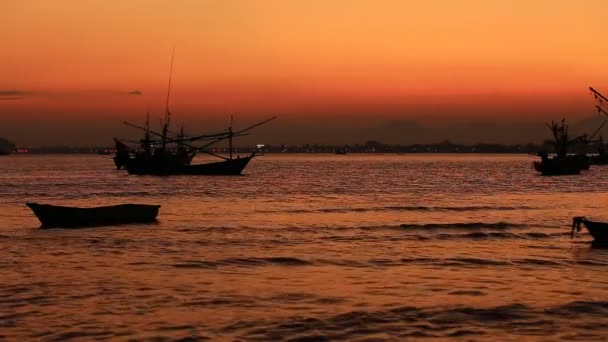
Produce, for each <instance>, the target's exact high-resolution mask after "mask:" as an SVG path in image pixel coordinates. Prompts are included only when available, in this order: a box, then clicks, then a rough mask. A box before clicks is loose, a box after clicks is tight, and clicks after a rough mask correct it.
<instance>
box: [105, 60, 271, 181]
mask: <svg viewBox="0 0 608 342" xmlns="http://www.w3.org/2000/svg"><path fill="white" fill-rule="evenodd" d="M171 70H173V56H172V57H171ZM170 93H171V72H170V73H169V86H168V90H167V102H166V107H165V118H164V120H163V125H162V130H161V132H160V133H159V132H154V131H152V130H150V127H149V116H148V117H147V119H146V127H140V126H138V125H134V124H131V123H128V122H125V124H127V125H129V126H132V127H135V128H138V129H141V130H143V131H144V133H145V135H144V138H143V139H142V140H140V141H139V144H140V148H139V149H132V148H129V147H128V146H127V144H126V142H127V141H126V140H120V139H116V138H115V139H114V141H115V143H116V155H115V156H114V158H113V159H114V164H115V166H116V168H117V169H120V168H122V167H124V168H126V169H127V172H128V173H129V174H136V175H239V174H241V173H242V172H243V169H244V168H245V167H246V166H247V164H248V163H249V161H250V160H251V159H253V158H254V157H255V156H256V152H255V151H254V152H252V153H251V154H250V155H249V156H246V157H243V158H240V157H237V158H234V157H233V151H234V149H233V145H232V142H233V139H234V138H235V137H239V136H243V135H247V134H249V133H248V132H249V131H250V130H252V129H253V128H255V127H257V126H260V125H262V124H265V123H267V122H269V121H272V120H274V119H276V117H272V118H270V119H267V120H264V121H262V122H259V123H257V124H255V125H252V126H250V127H248V128H245V129H242V130H239V131H236V132H235V131H233V129H232V118H231V120H230V121H231V122H230V126H229V127H228V129H227V130H225V131H222V132H218V133H212V134H201V135H197V136H189V137H188V136H186V135H185V134H184V129H183V127H182V129H181V131H180V133H179V134H177V135H174V136H169V133H170V132H171V131H170V129H169V125H170V122H171V113H170V111H169V96H170ZM152 136H154V139H153V138H152ZM224 140H228V143H229V148H228V157H224V156H222V155H219V154H216V153H213V152H210V151H207V150H205V149H206V148H208V147H209V146H212V145H214V144H217V143H219V142H221V141H224ZM200 141H203V142H205V143H204V145H202V146H193V145H192V143H194V142H200ZM197 152H201V153H205V154H208V155H211V156H214V157H216V158H219V159H221V160H220V161H217V162H212V163H206V164H197V165H191V162H192V159H193V158H194V156H195V155H196V153H197Z"/></svg>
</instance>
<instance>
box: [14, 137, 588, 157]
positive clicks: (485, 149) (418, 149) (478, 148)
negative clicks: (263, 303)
mask: <svg viewBox="0 0 608 342" xmlns="http://www.w3.org/2000/svg"><path fill="white" fill-rule="evenodd" d="M595 148H596V147H590V146H584V145H583V146H580V147H579V149H578V150H573V151H572V152H586V153H594V152H595V151H594V149H595ZM253 149H259V150H260V151H261V152H263V153H335V152H336V151H344V152H347V153H525V154H530V153H533V154H536V153H538V152H539V151H547V152H552V151H553V146H552V145H551V144H550V143H549V142H546V143H544V144H532V143H530V144H525V145H521V144H515V145H503V144H486V143H479V144H474V145H463V144H457V143H452V142H450V141H447V140H446V141H443V142H440V143H434V144H411V145H400V144H398V145H391V144H383V143H381V142H378V141H367V142H365V143H363V144H351V145H343V144H341V145H332V144H304V145H297V146H296V145H263V144H259V145H257V146H255V147H253V146H252V147H236V148H235V151H236V152H237V153H238V152H242V153H246V152H250V151H252V150H253ZM113 151H114V149H113V147H108V146H99V147H70V146H47V147H32V148H20V149H18V150H13V152H14V153H28V154H111V153H112V152H113ZM211 151H213V152H216V153H223V152H227V149H226V148H215V149H212V150H211Z"/></svg>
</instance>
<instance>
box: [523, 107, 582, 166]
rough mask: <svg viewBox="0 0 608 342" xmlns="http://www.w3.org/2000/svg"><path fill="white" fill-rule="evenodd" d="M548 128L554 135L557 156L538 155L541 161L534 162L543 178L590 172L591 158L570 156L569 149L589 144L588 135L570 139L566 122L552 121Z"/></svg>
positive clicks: (545, 153) (576, 155) (563, 120)
mask: <svg viewBox="0 0 608 342" xmlns="http://www.w3.org/2000/svg"><path fill="white" fill-rule="evenodd" d="M547 127H548V128H549V129H550V130H551V133H552V134H553V145H554V149H555V155H554V156H549V154H548V153H547V152H544V151H543V152H539V153H538V154H537V155H538V156H539V157H540V161H534V162H533V166H534V169H535V170H536V171H538V172H540V173H541V174H542V175H543V176H565V175H578V174H580V173H581V171H582V170H589V166H590V165H591V162H590V159H589V156H587V155H586V154H574V155H573V154H568V148H569V147H570V146H571V145H573V144H577V143H580V142H587V141H588V138H587V135H581V136H579V137H576V138H574V139H569V136H568V125H566V120H565V119H562V120H561V122H559V123H558V122H554V121H551V125H549V124H547Z"/></svg>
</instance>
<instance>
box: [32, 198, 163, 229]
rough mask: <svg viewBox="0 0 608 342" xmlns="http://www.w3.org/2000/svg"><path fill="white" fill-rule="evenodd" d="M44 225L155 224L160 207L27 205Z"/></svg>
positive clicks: (133, 205) (43, 226) (72, 226)
mask: <svg viewBox="0 0 608 342" xmlns="http://www.w3.org/2000/svg"><path fill="white" fill-rule="evenodd" d="M26 205H27V206H28V207H30V209H32V211H33V212H34V214H36V216H37V217H38V219H39V220H40V222H41V223H42V228H60V227H61V228H79V227H94V226H108V225H119V224H129V223H147V222H155V221H156V216H157V215H158V209H159V208H160V205H148V204H120V205H111V206H105V207H93V208H78V207H65V206H56V205H50V204H38V203H27V204H26Z"/></svg>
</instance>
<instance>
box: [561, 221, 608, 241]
mask: <svg viewBox="0 0 608 342" xmlns="http://www.w3.org/2000/svg"><path fill="white" fill-rule="evenodd" d="M581 225H584V226H585V228H587V230H588V231H589V234H590V235H591V236H592V237H593V240H594V243H597V244H608V223H605V222H597V221H591V220H587V219H586V218H585V217H584V216H577V217H573V218H572V231H571V233H570V237H571V238H574V234H575V232H580V231H581Z"/></svg>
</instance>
